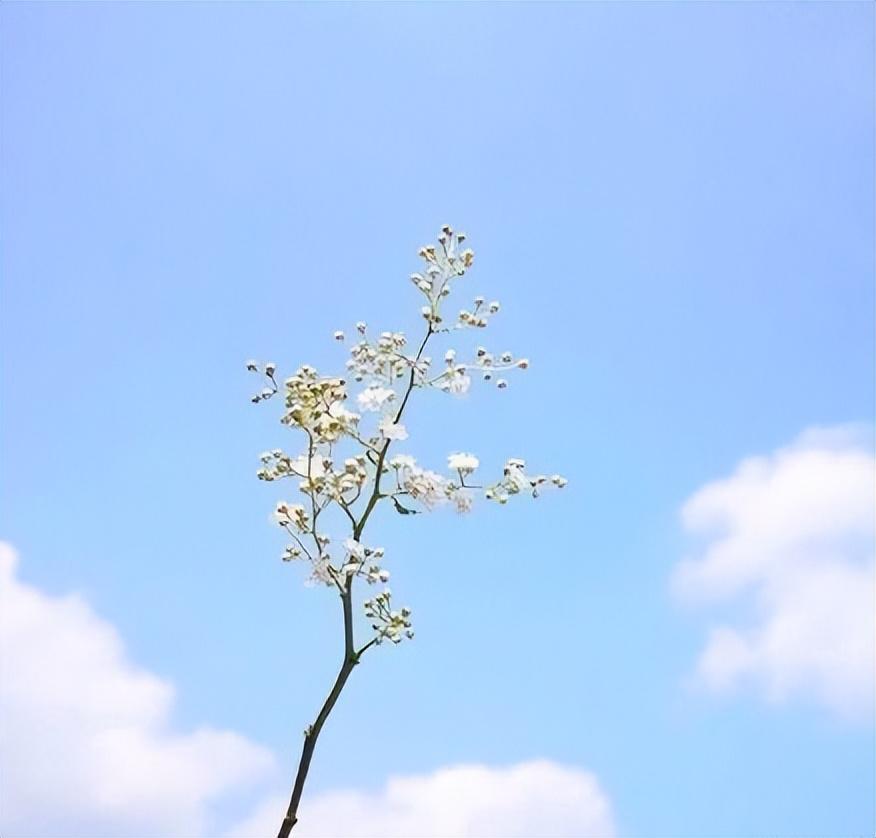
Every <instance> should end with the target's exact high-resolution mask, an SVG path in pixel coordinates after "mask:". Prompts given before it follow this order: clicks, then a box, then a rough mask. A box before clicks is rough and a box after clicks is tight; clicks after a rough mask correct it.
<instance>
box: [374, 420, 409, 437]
mask: <svg viewBox="0 0 876 838" xmlns="http://www.w3.org/2000/svg"><path fill="white" fill-rule="evenodd" d="M378 427H379V428H380V433H382V434H383V436H384V438H385V439H399V440H401V439H407V438H408V432H407V429H406V428H405V426H404V425H402V424H400V423H398V422H393V421H392V417H391V416H384V417H383V419H382V420H381V422H380V425H379V426H378Z"/></svg>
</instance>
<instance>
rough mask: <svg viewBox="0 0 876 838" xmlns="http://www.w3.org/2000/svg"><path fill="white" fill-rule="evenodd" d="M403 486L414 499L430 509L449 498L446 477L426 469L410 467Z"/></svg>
mask: <svg viewBox="0 0 876 838" xmlns="http://www.w3.org/2000/svg"><path fill="white" fill-rule="evenodd" d="M402 487H403V488H404V489H405V491H406V492H407V493H408V494H409V495H410V496H411V497H412V498H413V499H414V500H417V501H419V502H420V503H422V504H423V505H424V506H426V507H428V508H430V509H431V508H432V507H433V506H435V505H436V504H438V503H441V501H443V500H446V498H447V491H446V487H447V484H446V483H445V481H444V478H443V477H442V476H441V475H440V474H435V472H434V471H428V470H426V469H421V468H412V469H410V470H409V471H408V472H407V473H406V474H405V477H404V480H403V481H402Z"/></svg>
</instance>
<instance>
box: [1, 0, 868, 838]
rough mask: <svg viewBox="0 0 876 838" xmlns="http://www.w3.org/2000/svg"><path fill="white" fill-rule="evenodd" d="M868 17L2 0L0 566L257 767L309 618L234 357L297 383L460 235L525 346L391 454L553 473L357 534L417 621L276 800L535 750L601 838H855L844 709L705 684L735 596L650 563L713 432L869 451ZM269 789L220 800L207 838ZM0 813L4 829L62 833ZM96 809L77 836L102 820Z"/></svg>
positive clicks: (862, 759) (259, 419) (332, 361)
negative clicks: (510, 497)
mask: <svg viewBox="0 0 876 838" xmlns="http://www.w3.org/2000/svg"><path fill="white" fill-rule="evenodd" d="M873 23H874V14H873V6H872V5H871V4H869V3H853V2H848V3H843V2H837V3H779V2H776V3H725V4H717V3H651V4H648V3H617V4H603V3H588V4H583V3H582V4H534V3H533V4H507V5H491V4H471V5H453V4H416V5H414V4H411V5H401V4H373V5H356V6H352V5H345V4H320V5H316V4H311V5H296V4H251V5H243V4H209V5H208V4H183V3H177V4H148V5H147V4H135V3H131V4H97V3H92V4H59V3H6V4H3V8H2V10H0V25H2V31H0V49H2V52H0V70H2V102H0V114H2V138H0V142H2V161H0V162H2V257H0V258H2V282H3V289H2V312H0V318H2V320H0V346H2V365H3V374H2V466H0V468H2V493H0V498H2V532H0V536H2V537H3V538H4V539H5V540H7V541H8V542H9V543H11V544H12V545H13V546H14V547H15V549H16V550H17V551H18V553H19V554H20V564H19V567H18V570H17V573H18V577H19V579H20V580H21V581H23V582H25V583H26V584H27V585H30V586H34V587H35V588H38V589H39V590H40V591H42V592H43V594H44V595H46V596H49V597H56V596H59V595H63V594H66V593H68V592H70V591H77V592H80V593H81V594H82V596H83V597H84V598H85V600H86V601H87V603H88V604H89V606H88V607H89V608H91V609H93V611H94V612H95V613H96V614H98V615H100V617H101V618H102V619H104V620H106V621H107V622H108V623H111V624H113V625H114V626H115V628H116V630H117V631H118V633H119V635H120V636H121V638H123V641H124V644H125V648H126V653H125V654H126V655H127V657H128V659H130V661H133V662H134V663H135V664H136V666H138V667H142V668H144V669H145V670H148V671H150V672H153V673H155V674H157V675H158V676H160V677H161V678H163V679H166V680H167V681H168V682H171V683H172V684H173V685H174V688H175V690H176V698H175V703H174V705H173V711H172V715H171V718H170V721H169V725H170V728H169V729H172V730H176V731H183V732H185V731H191V730H193V729H195V728H197V727H198V726H200V725H203V724H209V725H211V726H214V727H216V728H220V729H226V730H233V731H236V732H237V733H238V734H240V735H241V736H243V737H246V739H247V740H250V741H252V742H254V743H258V744H259V745H260V746H263V747H265V748H267V749H269V750H270V751H271V752H273V753H274V754H275V755H276V759H277V761H278V767H277V768H276V774H275V775H274V776H275V778H279V780H278V781H277V782H279V788H280V789H281V790H283V791H285V786H286V784H287V782H291V777H292V772H293V765H294V763H295V762H297V758H298V750H299V747H300V740H301V730H302V729H303V727H304V725H305V724H306V723H307V722H309V721H310V720H311V719H312V717H313V715H314V713H315V711H316V709H317V707H318V706H319V703H320V702H321V700H322V698H323V696H324V694H325V692H326V690H327V687H328V685H329V683H330V680H331V678H332V677H333V673H334V670H335V669H336V666H337V662H338V658H339V654H340V648H341V647H340V634H339V631H340V625H339V618H340V613H339V609H338V607H337V602H336V598H335V597H333V596H332V595H331V594H330V593H329V592H327V591H323V590H309V589H307V588H305V587H303V585H302V582H303V576H304V574H303V572H302V569H301V568H297V567H294V566H289V565H285V564H283V563H281V561H280V560H279V555H280V552H281V549H282V545H283V543H284V542H283V539H282V537H281V535H280V534H279V533H278V532H277V531H276V529H275V528H272V527H271V526H270V525H269V523H268V516H269V513H270V511H271V509H272V508H273V505H274V503H275V502H276V500H277V499H278V498H279V497H280V496H282V495H283V494H284V492H286V488H285V487H283V486H279V485H277V484H274V485H266V484H262V483H259V482H257V481H256V479H255V470H256V468H257V467H258V461H257V456H258V454H259V452H261V451H262V450H264V449H266V448H271V447H274V446H277V445H282V446H285V447H288V448H294V447H295V443H294V442H293V441H292V440H291V438H290V436H289V432H288V431H287V430H286V429H284V428H282V427H281V426H280V425H279V424H278V422H277V418H278V413H277V409H276V406H275V405H266V406H262V405H260V406H254V405H252V404H250V402H249V396H250V395H251V393H252V391H253V389H254V387H255V386H256V382H255V381H254V379H253V378H252V377H251V376H249V375H248V374H247V373H246V372H245V371H244V367H243V363H244V361H245V360H246V359H247V358H249V357H255V358H260V359H262V360H267V359H270V360H274V361H276V362H277V363H278V364H279V365H280V368H281V371H286V370H288V371H291V370H293V369H294V368H295V367H296V366H297V365H298V364H299V363H302V362H310V363H313V364H315V365H316V366H318V367H319V368H320V369H325V370H326V371H329V370H330V369H331V368H332V367H335V368H340V367H341V365H342V364H343V361H344V351H343V348H342V347H338V346H337V345H336V344H335V343H334V342H333V341H332V340H331V335H332V332H333V331H334V330H335V329H338V328H344V329H347V330H348V331H349V330H351V326H352V324H353V323H354V322H355V321H356V320H359V319H363V320H366V321H368V323H369V324H373V325H374V327H375V328H377V329H405V330H410V331H414V330H416V329H418V328H419V323H418V321H417V311H418V307H419V304H420V303H419V300H418V298H417V295H416V292H415V291H414V289H413V288H412V286H411V285H410V283H409V282H408V280H407V276H408V274H409V273H410V272H411V271H412V270H415V269H417V259H416V250H417V248H418V247H419V246H420V245H421V244H425V243H427V242H428V241H430V240H432V239H433V238H434V235H435V233H436V232H437V230H438V228H439V226H440V225H441V224H443V223H447V222H449V223H452V224H454V225H456V226H458V227H460V228H462V229H465V230H466V231H467V232H468V234H469V236H470V240H471V244H472V246H473V247H474V249H475V250H476V252H477V255H478V259H477V263H476V266H475V268H474V269H473V271H472V273H471V274H470V276H469V277H468V278H466V279H465V280H464V281H465V283H467V284H466V286H465V288H464V289H463V292H464V293H463V298H464V300H465V301H467V300H468V298H469V297H470V296H472V295H473V294H475V293H477V292H483V293H484V294H485V295H487V296H488V297H490V298H498V299H499V300H501V301H502V303H503V311H502V313H501V315H500V316H499V318H498V319H497V320H496V323H495V330H494V331H493V334H491V335H487V336H486V337H487V338H489V341H490V345H491V346H492V347H494V348H495V349H499V350H501V349H504V348H505V347H506V346H507V347H508V348H510V349H513V350H514V351H515V352H518V353H520V354H522V355H526V356H528V357H529V358H530V359H531V360H532V366H531V369H529V370H528V371H527V372H525V373H523V374H521V375H520V376H517V377H515V379H514V380H513V381H512V384H511V387H509V389H508V390H507V391H505V392H497V391H495V390H494V389H491V388H486V387H476V388H475V391H476V392H473V393H472V394H470V396H469V397H467V398H465V399H462V400H459V401H454V400H451V399H449V398H446V397H441V398H439V397H438V394H428V393H427V394H422V395H423V398H421V399H419V401H418V402H417V403H415V404H414V406H413V411H412V413H411V415H410V417H409V421H408V422H407V425H408V428H409V430H410V431H411V432H412V439H411V440H410V442H411V445H410V446H408V450H411V451H412V452H414V453H417V454H421V455H422V456H423V457H424V459H428V458H430V457H431V458H432V460H433V461H434V462H435V463H436V464H440V462H441V459H442V458H443V457H444V456H445V455H446V453H447V452H448V451H452V450H472V451H474V452H476V453H477V454H478V455H479V456H480V458H481V460H482V462H484V464H485V466H491V467H492V468H493V469H495V468H498V467H500V466H501V463H502V461H503V460H504V458H505V457H506V456H508V455H516V456H523V457H526V458H527V460H528V462H530V463H531V464H532V465H533V466H534V467H535V468H537V469H539V470H546V471H560V472H562V473H563V474H565V475H566V476H567V477H568V478H569V481H570V483H569V486H568V488H567V489H566V490H565V491H564V492H563V493H562V494H560V493H555V494H552V495H550V496H546V497H544V498H542V499H540V500H539V501H538V502H529V503H526V502H521V503H519V504H514V505H513V506H511V505H509V507H506V508H494V507H489V508H487V507H486V506H485V505H483V504H482V505H481V508H479V509H477V510H475V512H474V513H473V514H472V515H471V516H469V517H464V518H458V517H456V516H455V515H454V514H453V513H451V512H450V511H449V510H443V511H439V512H436V513H435V514H434V515H432V516H419V517H417V518H413V519H408V518H400V517H397V516H392V515H390V514H389V513H388V512H387V513H385V514H383V516H382V517H380V518H378V519H377V520H376V521H375V529H374V535H372V539H373V540H375V541H376V542H377V543H382V544H383V545H384V546H385V547H386V548H387V564H388V566H389V567H390V568H391V569H392V571H393V577H394V578H393V583H394V584H393V591H394V593H395V594H396V595H397V596H398V597H399V598H401V599H403V600H404V601H406V602H408V603H409V604H410V605H411V606H412V607H413V608H414V612H415V617H416V627H417V632H418V634H417V638H416V640H415V641H414V642H413V643H409V644H405V645H404V646H402V647H399V648H393V649H390V648H380V649H377V650H375V651H376V653H375V654H374V655H373V656H372V657H370V658H369V659H367V660H366V661H365V663H363V665H362V666H361V667H360V668H359V669H358V670H357V671H356V672H355V673H354V677H353V679H352V681H351V684H350V687H349V691H348V692H347V693H345V694H344V696H343V698H342V701H341V703H340V704H339V706H338V708H337V710H336V715H334V716H333V717H332V718H331V720H330V722H329V725H328V727H327V728H326V731H325V733H324V738H323V739H321V740H320V744H319V748H318V751H317V756H316V760H315V763H314V767H313V771H312V775H311V780H310V785H309V786H308V793H311V794H313V795H318V794H324V793H326V792H329V791H331V790H337V789H358V790H360V791H362V792H364V793H371V792H375V791H376V790H379V789H380V788H382V786H383V784H384V783H385V781H386V779H387V778H388V777H389V776H390V775H395V774H397V775H424V774H429V773H430V772H433V771H435V770H437V769H439V768H440V767H442V766H452V765H459V764H466V763H479V764H484V765H487V766H494V767H501V766H510V765H515V764H518V763H523V762H526V761H530V760H534V759H545V760H550V761H551V762H553V763H557V764H559V765H562V766H567V767H570V768H573V769H575V768H580V769H581V770H583V771H588V772H593V775H594V776H595V777H597V778H598V782H599V785H600V787H601V789H602V790H603V792H604V794H605V795H606V797H607V798H608V799H609V800H610V801H611V807H612V811H613V813H614V815H613V817H614V823H615V828H616V830H617V832H618V833H619V834H622V835H627V836H642V837H643V838H644V836H652V837H653V838H657V836H719V835H720V836H730V835H736V836H739V835H745V836H755V835H767V834H771V835H823V834H831V835H870V834H872V832H873V828H874V814H873V788H874V781H876V778H874V767H873V762H874V761H873V725H872V694H871V693H869V694H868V695H867V696H865V700H864V702H863V708H864V709H863V712H861V706H858V710H857V711H856V712H855V713H852V714H851V715H849V714H848V713H841V712H835V708H834V707H833V706H831V704H830V702H825V701H820V700H819V698H818V688H817V685H816V686H815V687H813V688H812V689H808V688H807V686H806V685H803V686H802V687H801V688H800V689H796V688H795V689H793V690H790V691H789V693H788V695H783V696H780V697H778V698H777V697H776V696H773V697H772V699H771V698H770V695H768V694H767V693H768V692H769V690H764V689H761V688H760V687H759V686H758V684H757V682H756V679H755V680H754V682H753V683H740V684H739V685H737V686H738V689H732V690H715V689H709V688H703V686H702V684H699V685H697V683H695V682H696V677H695V676H693V675H692V673H695V670H696V666H697V660H698V657H699V655H700V653H701V651H702V649H703V647H704V644H705V642H706V637H707V634H708V630H709V627H710V626H712V625H714V624H717V623H728V624H736V623H742V624H744V623H745V621H746V620H750V619H753V617H752V615H753V614H756V613H757V611H758V608H759V607H761V606H763V601H759V600H756V599H752V598H748V599H745V598H743V599H742V600H740V601H737V600H732V601H731V600H728V601H726V602H722V603H721V604H720V606H718V607H715V606H711V605H710V606H707V607H706V608H703V607H700V606H696V607H690V606H689V605H687V604H684V603H680V602H679V598H678V596H676V595H675V594H674V593H673V586H672V579H673V574H674V573H676V568H677V566H678V564H679V562H680V561H681V560H682V559H684V558H685V557H686V556H688V555H692V551H693V553H696V550H695V549H694V547H695V546H696V545H695V544H694V541H695V540H692V538H691V535H690V533H687V532H686V531H685V527H684V525H683V522H682V519H681V518H680V510H681V509H682V507H683V505H684V504H685V502H686V501H687V500H688V499H689V498H690V497H692V496H693V495H694V494H695V493H696V492H698V491H699V490H700V489H701V488H702V487H703V486H705V485H707V484H709V483H711V482H713V481H716V480H720V479H724V478H729V477H731V476H732V475H733V474H734V472H735V469H736V468H737V465H738V464H739V463H740V461H742V460H743V459H744V458H746V457H749V456H752V455H763V456H766V457H768V456H770V455H771V452H774V451H776V450H778V449H781V448H782V447H783V446H787V445H789V444H790V443H792V442H793V441H794V440H795V439H797V438H798V435H799V434H800V433H801V432H803V431H804V430H805V429H807V428H811V427H816V426H818V427H833V426H838V425H845V424H847V423H859V424H858V431H856V433H857V434H858V437H860V435H861V430H860V429H861V424H860V423H863V428H864V431H863V435H864V437H866V438H867V440H865V447H868V448H869V446H871V445H872V422H873V418H874V416H873V414H874V361H873V342H874V329H873V311H874V291H873V271H874V233H873V229H874V213H873V197H874V196H873V183H874V171H873V151H874V133H873V125H874V105H873V89H872V85H873V72H874V35H873ZM460 302H463V300H462V299H461V300H460ZM492 328H493V327H491V329H492ZM692 545H693V546H692ZM871 555H872V553H871ZM767 599H769V597H767ZM0 605H2V600H0ZM840 610H842V609H840ZM7 651H8V650H7ZM369 654H370V653H369ZM858 660H859V659H858ZM871 664H872V661H871ZM827 671H830V669H829V667H828V669H827ZM74 680H75V675H74ZM865 680H866V679H865ZM808 683H809V682H808V681H807V684H808ZM69 686H70V688H71V689H74V690H75V688H76V684H75V683H74V684H71V685H69ZM859 705H860V702H859ZM8 724H9V719H8V718H7V725H8ZM5 770H6V773H7V776H9V774H10V771H13V770H14V769H11V768H10V767H9V765H7V766H5ZM264 782H265V785H264V787H261V786H258V785H256V786H255V787H254V788H253V789H251V790H250V791H249V792H247V795H248V796H247V795H238V794H236V793H232V792H229V793H228V794H225V795H217V796H216V798H215V799H214V800H212V802H211V803H210V808H209V813H208V815H207V821H206V824H207V825H206V826H204V827H203V829H204V831H205V834H223V833H224V831H226V830H228V829H230V828H231V826H232V824H234V823H236V822H238V821H240V820H241V819H242V818H244V817H245V816H246V813H247V812H248V811H249V810H250V808H251V807H252V806H253V805H255V804H256V803H257V801H258V800H259V799H260V796H261V795H262V794H266V793H268V790H269V789H268V786H270V784H271V783H273V782H274V780H265V781H264ZM271 788H273V786H271ZM2 802H3V801H2V790H0V803H2ZM58 805H59V806H60V804H58ZM21 806H24V804H21ZM0 808H2V807H0ZM7 810H9V807H8V804H7ZM16 811H24V812H25V814H23V815H21V817H20V820H19V821H16V822H14V823H13V824H12V827H9V826H7V830H6V831H8V834H15V829H17V830H19V832H20V834H61V833H60V832H58V831H57V830H58V829H59V827H57V826H52V825H51V824H49V825H47V826H39V825H34V824H37V820H31V821H28V817H27V812H26V811H25V810H24V809H22V808H21V807H19V809H18V810H16ZM94 812H97V814H95V813H94ZM94 812H92V813H91V814H88V813H86V814H85V815H82V818H83V820H82V821H81V823H79V824H78V825H77V826H75V829H80V830H81V832H82V834H92V835H94V834H98V833H99V832H100V831H101V830H104V831H105V832H107V831H108V832H109V834H112V831H113V829H117V830H118V829H120V827H118V826H115V827H108V826H105V825H102V822H101V821H100V809H99V807H97V808H96V809H95V810H94ZM89 818H90V820H89ZM40 823H41V822H40ZM77 823H78V822H77ZM28 824H30V826H28ZM128 826H130V827H131V834H139V835H143V834H144V831H143V830H144V828H145V827H143V826H142V824H141V825H139V826H138V825H137V824H134V825H133V826H132V825H131V824H128ZM70 828H73V827H70ZM41 829H42V830H43V832H40V830H41ZM52 829H54V830H55V831H54V832H52ZM10 830H11V831H10ZM28 830H31V831H28ZM6 831H5V833H4V834H6ZM68 834H72V833H68Z"/></svg>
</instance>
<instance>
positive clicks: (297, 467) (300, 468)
mask: <svg viewBox="0 0 876 838" xmlns="http://www.w3.org/2000/svg"><path fill="white" fill-rule="evenodd" d="M309 464H310V474H309V476H310V477H311V478H316V477H325V460H324V459H323V458H322V457H319V456H316V457H314V458H313V459H312V460H309ZM291 465H292V471H294V472H295V473H296V474H297V475H299V476H300V477H307V476H308V470H307V467H308V457H307V455H306V454H302V455H301V456H300V457H296V458H295V459H294V460H292V461H291Z"/></svg>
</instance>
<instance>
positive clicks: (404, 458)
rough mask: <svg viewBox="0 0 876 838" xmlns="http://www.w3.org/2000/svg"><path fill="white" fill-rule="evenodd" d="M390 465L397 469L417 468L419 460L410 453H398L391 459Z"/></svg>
mask: <svg viewBox="0 0 876 838" xmlns="http://www.w3.org/2000/svg"><path fill="white" fill-rule="evenodd" d="M389 464H390V466H392V468H395V469H399V468H407V469H411V468H416V467H417V461H416V460H415V459H414V458H413V457H411V456H410V454H396V455H395V456H394V457H393V458H392V459H391V460H390V461H389Z"/></svg>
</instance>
